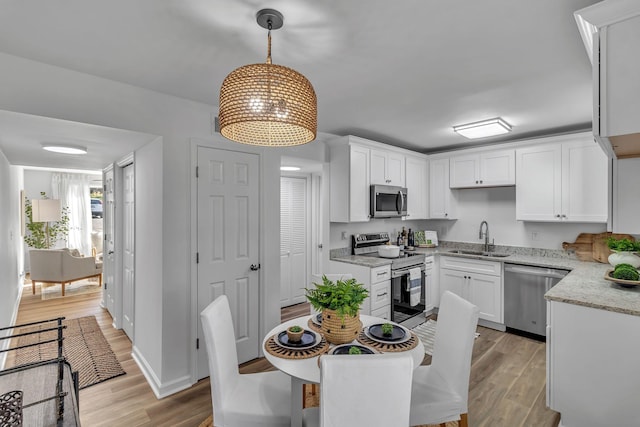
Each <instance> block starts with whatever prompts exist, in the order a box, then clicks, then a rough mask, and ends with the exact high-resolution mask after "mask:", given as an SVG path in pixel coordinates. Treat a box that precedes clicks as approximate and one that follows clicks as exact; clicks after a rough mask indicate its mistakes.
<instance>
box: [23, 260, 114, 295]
mask: <svg viewBox="0 0 640 427" xmlns="http://www.w3.org/2000/svg"><path fill="white" fill-rule="evenodd" d="M29 261H30V265H31V291H32V292H33V293H34V294H35V293H36V282H41V283H60V284H61V285H62V296H64V287H65V285H66V284H67V283H70V282H74V281H76V280H82V279H87V278H90V277H97V278H98V282H99V284H100V286H102V263H99V264H98V263H96V259H95V258H93V257H81V256H74V255H72V253H71V251H70V250H69V249H32V250H30V251H29Z"/></svg>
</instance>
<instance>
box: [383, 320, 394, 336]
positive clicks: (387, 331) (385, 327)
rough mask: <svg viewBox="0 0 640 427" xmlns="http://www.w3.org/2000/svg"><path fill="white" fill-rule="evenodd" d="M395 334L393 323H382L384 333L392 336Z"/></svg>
mask: <svg viewBox="0 0 640 427" xmlns="http://www.w3.org/2000/svg"><path fill="white" fill-rule="evenodd" d="M392 334H393V325H392V324H391V323H383V324H382V335H384V336H386V337H390V336H391V335H392Z"/></svg>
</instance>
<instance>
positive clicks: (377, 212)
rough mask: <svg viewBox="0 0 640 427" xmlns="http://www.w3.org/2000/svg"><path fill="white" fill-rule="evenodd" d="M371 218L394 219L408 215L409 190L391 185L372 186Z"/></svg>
mask: <svg viewBox="0 0 640 427" xmlns="http://www.w3.org/2000/svg"><path fill="white" fill-rule="evenodd" d="M369 200H370V203H371V209H370V213H369V214H370V216H371V218H394V217H400V216H406V215H407V189H406V188H404V187H396V186H391V185H372V186H371V197H370V198H369Z"/></svg>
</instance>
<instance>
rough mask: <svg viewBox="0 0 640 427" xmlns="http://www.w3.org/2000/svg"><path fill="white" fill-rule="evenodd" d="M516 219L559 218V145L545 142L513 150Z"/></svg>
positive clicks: (553, 219) (560, 187)
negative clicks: (514, 156) (514, 159)
mask: <svg viewBox="0 0 640 427" xmlns="http://www.w3.org/2000/svg"><path fill="white" fill-rule="evenodd" d="M516 153H517V155H516V171H517V173H516V219H518V220H521V221H558V220H560V219H561V218H562V217H561V215H562V212H561V205H562V193H561V191H562V181H561V180H562V164H561V159H562V157H561V156H562V148H561V146H560V144H547V145H541V146H533V147H528V148H522V149H519V150H517V151H516Z"/></svg>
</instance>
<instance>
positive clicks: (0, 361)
mask: <svg viewBox="0 0 640 427" xmlns="http://www.w3.org/2000/svg"><path fill="white" fill-rule="evenodd" d="M23 282H24V280H23V279H22V277H21V278H20V282H19V283H18V296H17V297H16V300H15V301H14V302H13V313H11V322H10V323H9V325H7V326H10V325H15V324H16V320H17V319H18V309H19V308H20V300H21V299H22V290H23V288H24V284H23ZM8 333H11V330H9V331H8ZM9 341H11V340H2V345H0V350H6V349H8V348H9ZM6 361H7V352H4V353H0V371H1V370H3V369H4V364H5V363H6Z"/></svg>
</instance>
